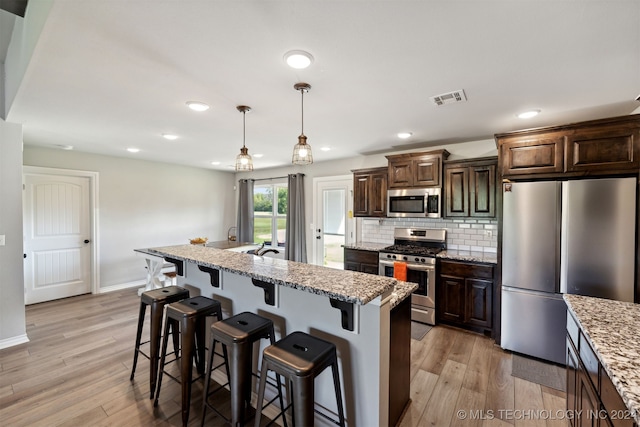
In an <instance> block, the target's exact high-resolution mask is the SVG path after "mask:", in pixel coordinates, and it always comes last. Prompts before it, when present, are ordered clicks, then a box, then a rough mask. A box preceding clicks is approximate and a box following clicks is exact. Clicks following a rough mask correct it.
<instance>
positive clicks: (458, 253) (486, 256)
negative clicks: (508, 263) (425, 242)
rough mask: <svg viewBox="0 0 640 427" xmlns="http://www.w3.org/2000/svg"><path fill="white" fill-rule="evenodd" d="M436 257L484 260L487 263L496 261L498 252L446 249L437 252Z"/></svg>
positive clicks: (474, 260) (473, 260)
mask: <svg viewBox="0 0 640 427" xmlns="http://www.w3.org/2000/svg"><path fill="white" fill-rule="evenodd" d="M436 257H437V258H442V259H450V260H455V261H470V262H486V263H488V264H497V263H498V254H497V253H495V252H471V251H462V250H458V249H447V250H446V251H442V252H440V253H439V254H437V255H436Z"/></svg>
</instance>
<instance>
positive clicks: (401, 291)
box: [389, 280, 418, 310]
mask: <svg viewBox="0 0 640 427" xmlns="http://www.w3.org/2000/svg"><path fill="white" fill-rule="evenodd" d="M416 289H418V284H417V283H412V282H402V281H400V280H398V282H397V283H396V287H395V288H394V290H393V292H392V293H391V302H390V303H389V304H390V309H391V310H393V309H394V308H396V306H397V305H398V304H400V303H401V302H402V301H404V299H405V298H407V297H408V296H410V295H411V293H412V292H413V291H415V290H416Z"/></svg>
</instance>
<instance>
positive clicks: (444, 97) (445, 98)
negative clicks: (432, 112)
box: [431, 89, 467, 106]
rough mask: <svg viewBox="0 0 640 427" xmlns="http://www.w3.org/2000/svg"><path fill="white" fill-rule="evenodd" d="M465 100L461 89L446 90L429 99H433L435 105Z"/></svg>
mask: <svg viewBox="0 0 640 427" xmlns="http://www.w3.org/2000/svg"><path fill="white" fill-rule="evenodd" d="M466 100H467V97H466V96H465V94H464V90H463V89H459V90H454V91H453V92H447V93H443V94H441V95H436V96H432V97H431V101H433V103H434V104H436V105H437V106H441V105H445V104H455V103H456V102H464V101H466Z"/></svg>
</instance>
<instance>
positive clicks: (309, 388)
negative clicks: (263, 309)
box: [255, 331, 345, 427]
mask: <svg viewBox="0 0 640 427" xmlns="http://www.w3.org/2000/svg"><path fill="white" fill-rule="evenodd" d="M328 367H331V371H332V373H333V386H334V389H335V394H336V401H337V406H338V418H339V419H338V421H337V422H336V421H334V420H332V421H333V422H334V423H335V424H338V425H340V426H343V427H344V425H345V419H344V408H343V405H342V392H341V390H340V374H339V372H338V356H337V351H336V346H335V344H333V343H331V342H329V341H325V340H323V339H320V338H317V337H314V336H312V335H309V334H307V333H304V332H300V331H297V332H293V333H291V334H289V335H287V336H286V337H285V338H283V339H281V340H280V341H278V342H276V343H275V344H273V345H271V346H269V347H267V348H265V349H264V351H263V353H262V370H261V373H260V377H261V378H266V376H267V372H268V371H274V372H276V373H277V374H280V375H282V376H284V377H285V379H287V380H289V382H290V383H291V386H292V387H291V394H292V403H291V405H293V420H294V423H293V424H294V425H299V426H312V425H314V418H315V415H314V414H315V412H318V413H319V414H320V415H322V416H324V417H325V418H329V417H328V416H327V415H326V414H323V413H321V412H319V411H316V410H315V408H314V380H315V377H317V376H318V375H320V374H321V373H322V372H323V371H324V370H325V369H326V368H328ZM293 396H296V397H297V401H296V402H293ZM263 400H264V382H262V381H261V382H260V387H259V389H258V402H262V401H263ZM291 405H289V406H291ZM260 406H261V405H260ZM287 409H288V406H287V408H283V410H282V412H281V413H280V414H279V415H278V416H280V415H282V416H283V417H284V413H285V411H286V410H287ZM261 412H262V411H259V412H258V413H257V414H256V420H255V425H256V427H259V426H260V416H261ZM276 418H277V417H276ZM329 419H330V418H329Z"/></svg>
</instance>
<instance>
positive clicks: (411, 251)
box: [380, 245, 443, 257]
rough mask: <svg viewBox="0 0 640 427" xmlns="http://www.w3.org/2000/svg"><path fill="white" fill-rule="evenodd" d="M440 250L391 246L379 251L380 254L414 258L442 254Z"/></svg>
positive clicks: (412, 246)
mask: <svg viewBox="0 0 640 427" xmlns="http://www.w3.org/2000/svg"><path fill="white" fill-rule="evenodd" d="M442 250H443V249H442V248H429V247H424V246H415V245H391V246H387V247H386V248H383V249H381V250H380V252H387V253H393V254H398V255H416V256H431V257H432V256H436V254H437V253H439V252H442Z"/></svg>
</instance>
